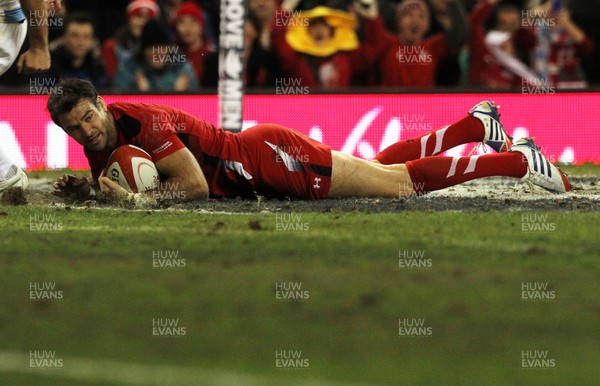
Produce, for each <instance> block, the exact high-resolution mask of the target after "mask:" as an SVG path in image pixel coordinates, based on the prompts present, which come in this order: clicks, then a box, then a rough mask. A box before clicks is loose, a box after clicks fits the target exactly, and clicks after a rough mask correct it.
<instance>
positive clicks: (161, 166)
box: [156, 149, 209, 201]
mask: <svg viewBox="0 0 600 386" xmlns="http://www.w3.org/2000/svg"><path fill="white" fill-rule="evenodd" d="M156 168H157V169H158V171H159V172H160V173H161V174H163V175H165V176H168V177H167V179H164V180H162V181H161V182H160V184H159V187H158V191H159V193H161V192H173V193H177V194H173V195H172V196H173V197H181V199H183V200H186V201H191V200H203V199H206V198H208V194H209V189H208V183H207V182H206V177H204V173H202V169H201V168H200V165H199V164H198V161H196V158H194V155H193V154H192V153H191V152H190V151H189V150H188V149H181V150H178V151H176V152H174V153H173V154H171V155H168V156H166V157H165V158H163V159H161V160H160V161H158V162H156ZM164 196H167V197H168V196H169V195H164Z"/></svg>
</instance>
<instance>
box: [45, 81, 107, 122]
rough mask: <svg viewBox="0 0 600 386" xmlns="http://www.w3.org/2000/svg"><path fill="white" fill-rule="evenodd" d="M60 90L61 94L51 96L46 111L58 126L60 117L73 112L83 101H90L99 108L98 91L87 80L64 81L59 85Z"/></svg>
mask: <svg viewBox="0 0 600 386" xmlns="http://www.w3.org/2000/svg"><path fill="white" fill-rule="evenodd" d="M58 90H59V92H57V93H53V94H50V96H49V97H48V103H47V104H46V110H48V112H49V113H50V117H51V118H52V121H53V122H54V123H56V124H57V125H58V126H60V122H59V121H58V117H59V116H60V115H62V114H66V113H68V112H69V111H71V110H73V107H75V105H76V104H77V103H79V101H81V100H82V99H88V100H89V101H90V102H92V103H93V104H94V105H95V106H96V107H98V90H96V87H94V85H93V84H91V83H90V82H88V81H87V80H81V79H64V80H62V81H61V82H60V83H59V84H58Z"/></svg>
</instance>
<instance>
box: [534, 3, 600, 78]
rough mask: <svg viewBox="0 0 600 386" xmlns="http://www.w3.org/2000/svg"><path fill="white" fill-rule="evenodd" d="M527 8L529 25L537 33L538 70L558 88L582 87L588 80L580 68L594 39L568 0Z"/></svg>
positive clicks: (536, 67) (589, 52) (592, 46)
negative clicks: (573, 15) (574, 15)
mask: <svg viewBox="0 0 600 386" xmlns="http://www.w3.org/2000/svg"><path fill="white" fill-rule="evenodd" d="M533 4H537V5H536V6H534V7H531V9H530V11H528V12H527V14H528V16H529V20H528V22H527V25H530V26H533V27H534V31H535V33H536V36H537V45H536V58H535V59H536V60H535V62H534V67H535V70H536V71H537V72H538V75H539V76H540V77H541V78H543V79H547V80H548V84H549V85H550V86H553V87H556V88H558V89H582V88H586V87H587V82H586V81H585V77H584V75H583V71H582V70H581V68H580V61H581V57H582V56H588V55H591V54H592V52H593V51H594V42H593V41H592V39H591V38H590V37H589V36H587V34H586V33H585V32H584V31H583V30H582V29H581V28H580V27H579V26H578V25H577V24H575V22H573V20H572V19H571V11H570V10H569V8H568V1H567V0H558V1H557V0H552V1H549V0H546V1H543V2H542V4H539V1H534V2H533Z"/></svg>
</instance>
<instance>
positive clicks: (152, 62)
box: [114, 20, 198, 92]
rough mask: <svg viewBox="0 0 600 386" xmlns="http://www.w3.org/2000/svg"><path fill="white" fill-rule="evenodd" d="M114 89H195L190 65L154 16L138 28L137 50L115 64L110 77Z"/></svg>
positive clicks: (194, 78)
mask: <svg viewBox="0 0 600 386" xmlns="http://www.w3.org/2000/svg"><path fill="white" fill-rule="evenodd" d="M114 89H115V90H117V91H139V92H183V91H196V90H198V81H197V79H196V75H195V74H194V70H193V69H192V66H191V65H190V64H189V63H188V62H187V58H186V57H185V55H184V54H183V53H182V51H181V50H180V49H179V47H177V46H176V45H174V44H173V43H172V41H171V39H170V38H169V34H168V32H167V30H166V29H165V27H163V25H162V24H161V23H160V22H159V21H158V20H149V21H148V22H147V23H146V24H145V25H144V29H143V30H142V39H141V44H140V49H139V51H138V52H137V53H136V54H135V55H133V56H132V57H130V58H129V59H127V60H126V61H125V62H123V63H122V64H121V65H119V68H118V69H117V74H116V76H115V81H114Z"/></svg>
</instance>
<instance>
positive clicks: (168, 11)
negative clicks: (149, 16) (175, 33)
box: [160, 0, 184, 25]
mask: <svg viewBox="0 0 600 386" xmlns="http://www.w3.org/2000/svg"><path fill="white" fill-rule="evenodd" d="M183 2H184V0H162V1H160V8H161V9H162V12H161V14H160V15H161V20H162V22H163V24H164V25H173V22H174V21H175V18H176V17H177V10H178V9H179V7H181V5H182V4H183Z"/></svg>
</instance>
